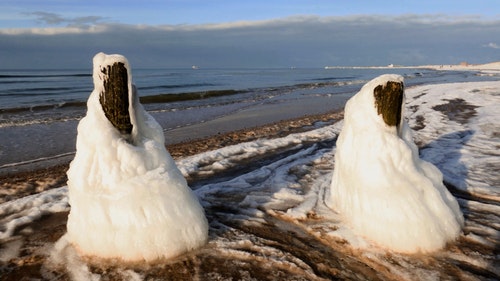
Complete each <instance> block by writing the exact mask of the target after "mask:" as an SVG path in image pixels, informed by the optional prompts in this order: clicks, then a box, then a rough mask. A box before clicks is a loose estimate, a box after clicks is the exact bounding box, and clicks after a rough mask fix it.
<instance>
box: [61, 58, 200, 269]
mask: <svg viewBox="0 0 500 281" xmlns="http://www.w3.org/2000/svg"><path fill="white" fill-rule="evenodd" d="M93 63H94V70H93V79H94V90H93V92H92V93H91V95H90V97H89V99H88V102H87V107H88V111H87V114H86V116H85V117H84V118H83V119H82V120H81V121H80V123H79V125H78V137H77V151H76V155H75V158H74V160H73V161H72V162H71V165H70V169H69V170H68V187H69V203H70V205H71V211H70V214H69V218H68V224H67V229H68V233H67V237H66V239H68V240H69V241H70V243H72V244H73V245H74V246H75V247H76V248H77V250H78V251H79V252H80V253H81V254H83V255H93V256H99V257H103V258H120V259H123V260H127V261H136V260H147V261H151V260H155V259H158V258H170V257H174V256H177V255H180V254H182V253H184V252H186V251H189V250H192V249H194V248H197V247H200V246H202V245H203V244H205V243H206V241H207V237H208V223H207V220H206V217H205V214H204V211H203V208H202V207H201V205H200V203H199V202H198V199H197V197H196V196H195V195H194V194H193V193H192V191H191V190H190V188H189V187H188V185H187V183H186V180H185V178H184V177H183V175H182V174H181V172H180V171H179V169H178V168H177V166H176V164H175V162H174V161H173V159H172V157H171V156H170V154H169V153H168V152H167V150H166V149H165V146H164V136H163V130H162V128H161V126H160V125H159V124H158V123H157V122H156V121H155V120H154V119H153V117H152V116H151V115H149V114H148V113H147V112H146V111H145V110H144V109H143V107H142V105H141V104H140V103H139V99H138V97H137V94H136V91H135V87H134V86H133V85H132V83H131V74H130V66H129V64H128V61H127V60H126V58H125V57H123V56H121V55H106V54H103V53H99V54H97V55H96V56H95V57H94V60H93ZM114 63H120V64H122V65H124V66H125V68H126V70H127V77H126V78H127V79H128V80H127V81H128V87H127V88H128V98H129V110H128V111H129V115H130V123H131V124H132V128H131V131H130V134H127V133H125V134H124V133H123V131H122V132H121V133H120V131H119V130H118V129H116V128H115V127H114V126H113V125H112V124H111V122H110V121H109V120H108V119H107V118H106V116H105V113H104V110H103V108H102V106H101V104H100V101H99V99H100V95H101V94H102V93H103V92H104V90H105V86H104V84H105V83H106V82H107V81H106V77H105V76H106V75H105V69H106V68H107V67H108V66H110V65H113V64H114ZM108 69H109V68H108ZM129 129H130V128H129Z"/></svg>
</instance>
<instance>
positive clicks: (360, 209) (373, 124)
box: [325, 75, 463, 253]
mask: <svg viewBox="0 0 500 281" xmlns="http://www.w3.org/2000/svg"><path fill="white" fill-rule="evenodd" d="M390 81H393V82H400V83H403V78H402V77H401V76H398V75H382V76H380V77H378V78H375V79H373V80H372V81H370V82H368V83H367V84H366V85H365V86H363V88H362V89H361V90H360V91H359V92H358V93H357V94H356V95H355V96H353V97H352V98H351V99H350V100H349V101H348V102H347V104H346V107H345V117H344V127H343V128H342V131H341V133H340V135H339V138H338V140H337V150H336V154H335V169H334V173H333V179H332V184H331V187H330V191H329V193H327V194H326V198H325V202H326V204H327V205H328V206H329V207H330V208H331V209H333V210H336V211H338V212H339V213H341V214H342V215H343V216H344V218H345V220H346V221H347V222H348V223H349V224H350V225H351V227H352V228H353V229H354V231H356V232H357V233H359V234H360V235H362V236H365V237H367V238H369V239H370V240H372V241H374V242H376V243H377V244H379V245H381V246H383V247H386V248H389V249H392V250H394V251H399V252H405V253H413V252H428V251H433V250H437V249H439V248H442V247H443V246H444V245H445V244H446V243H447V242H448V241H450V240H453V239H455V238H456V237H457V236H458V235H459V233H460V231H461V228H462V225H463V216H462V213H461V212H460V209H459V206H458V203H457V201H456V199H455V198H454V197H453V196H452V195H451V194H450V193H449V192H448V190H447V189H446V188H445V186H444V185H443V182H442V181H443V176H442V174H441V172H440V171H439V170H438V169H437V168H436V167H435V166H434V165H432V164H431V163H429V162H426V161H424V160H421V159H420V158H419V155H418V149H417V147H416V145H415V144H414V142H413V138H412V133H411V130H410V128H409V127H408V124H407V123H406V121H404V118H400V120H399V122H398V124H396V125H387V122H385V121H384V118H383V117H382V114H380V115H379V114H378V111H377V107H376V105H375V102H376V101H375V88H376V87H386V85H387V84H388V82H390ZM403 99H404V96H403ZM403 104H404V102H403ZM401 116H404V112H403V106H401Z"/></svg>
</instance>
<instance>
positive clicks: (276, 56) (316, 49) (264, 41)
mask: <svg viewBox="0 0 500 281" xmlns="http://www.w3.org/2000/svg"><path fill="white" fill-rule="evenodd" d="M39 16H40V17H42V16H44V17H45V21H46V22H53V23H54V24H67V25H66V26H63V27H50V28H37V29H0V49H1V50H2V52H1V53H0V62H1V65H2V67H4V68H19V67H20V66H23V65H28V64H29V65H36V66H38V67H39V68H43V67H87V66H88V65H89V63H90V61H91V58H92V56H93V55H94V54H95V53H97V52H99V51H104V52H108V53H122V54H123V55H125V56H127V57H128V58H129V60H130V61H131V63H132V65H134V66H135V67H190V66H191V65H193V64H195V65H200V66H201V67H204V68H209V67H290V66H297V67H322V66H325V65H364V66H366V65H387V64H389V63H394V64H403V65H418V64H432V63H435V64H451V63H459V62H460V61H469V62H471V63H483V62H489V61H494V60H498V57H494V56H495V55H497V54H494V53H492V52H491V51H488V49H486V48H478V47H477V46H482V45H483V44H484V43H483V42H488V41H489V40H490V38H500V21H499V20H496V21H495V20H482V19H480V18H471V17H453V18H451V17H443V16H439V15H429V16H417V15H405V16H346V17H318V16H296V17H288V18H281V19H274V20H262V21H239V22H229V23H219V24H198V25H155V26H152V25H127V24H118V23H106V22H103V21H104V20H103V19H102V18H99V17H96V18H92V17H90V18H87V17H81V18H72V19H70V20H68V19H66V18H63V17H60V16H58V15H54V14H49V15H45V14H40V15H39ZM78 19H81V21H78ZM494 46H496V44H494V43H493V45H491V44H488V47H490V48H493V47H494Z"/></svg>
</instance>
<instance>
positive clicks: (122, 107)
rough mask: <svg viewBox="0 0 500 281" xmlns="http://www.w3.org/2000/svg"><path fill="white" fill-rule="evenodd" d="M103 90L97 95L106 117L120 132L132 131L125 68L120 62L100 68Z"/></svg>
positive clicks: (127, 132) (128, 132)
mask: <svg viewBox="0 0 500 281" xmlns="http://www.w3.org/2000/svg"><path fill="white" fill-rule="evenodd" d="M101 73H102V74H103V76H102V77H103V85H104V92H101V93H100V95H99V102H100V103H101V106H102V109H103V110H104V114H105V115H106V118H108V120H109V121H110V122H111V124H113V126H114V127H115V128H116V129H117V130H118V131H120V133H122V134H130V133H132V127H133V126H132V123H130V114H129V97H128V94H129V88H128V73H127V68H126V67H125V65H124V64H123V63H121V62H115V63H113V65H107V66H105V67H103V68H101Z"/></svg>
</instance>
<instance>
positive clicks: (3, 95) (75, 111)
mask: <svg viewBox="0 0 500 281" xmlns="http://www.w3.org/2000/svg"><path fill="white" fill-rule="evenodd" d="M384 73H395V74H401V75H403V76H404V77H405V83H406V85H407V86H411V85H416V84H422V83H443V82H463V81H480V80H488V79H494V78H491V77H485V76H481V75H477V73H475V72H462V71H436V70H430V69H406V68H405V69H399V68H393V69H354V68H344V69H196V70H193V69H138V70H134V69H133V70H132V77H133V78H132V79H133V83H134V84H135V85H136V86H137V88H138V92H139V95H140V96H141V98H142V99H143V103H145V104H146V108H147V109H148V110H150V111H155V110H179V109H183V108H190V107H206V106H213V105H215V104H227V103H240V102H242V101H247V100H259V99H263V98H266V97H268V96H270V95H285V94H297V93H299V94H300V95H318V94H329V95H336V94H345V93H355V92H356V91H357V90H359V88H360V87H361V86H362V85H363V84H364V83H365V82H367V81H368V80H370V79H372V78H374V77H376V76H378V75H381V74H384ZM92 89H93V82H92V75H91V69H87V70H15V71H9V70H0V127H6V126H22V125H26V124H32V123H38V122H42V123H46V122H52V121H60V120H72V119H78V118H80V117H81V116H82V114H83V113H84V110H85V101H86V100H87V98H88V96H89V94H90V92H91V91H92ZM207 96H209V98H207Z"/></svg>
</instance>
